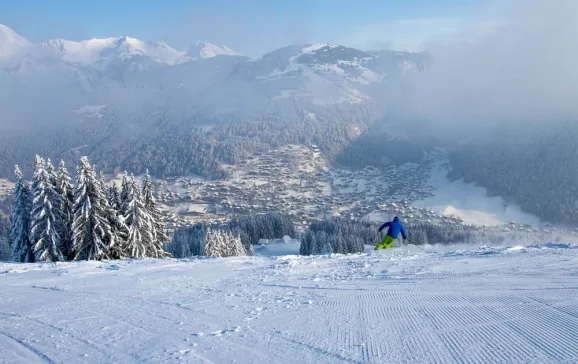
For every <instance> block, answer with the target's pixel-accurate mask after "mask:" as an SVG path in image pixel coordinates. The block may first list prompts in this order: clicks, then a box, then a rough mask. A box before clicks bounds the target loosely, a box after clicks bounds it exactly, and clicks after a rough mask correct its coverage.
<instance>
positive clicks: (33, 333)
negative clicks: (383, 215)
mask: <svg viewBox="0 0 578 364" xmlns="http://www.w3.org/2000/svg"><path fill="white" fill-rule="evenodd" d="M0 288H1V289H0V353H1V355H0V362H1V363H232V362H235V363H444V364H445V363H576V362H578V249H576V247H573V246H569V245H564V244H556V245H554V244H550V245H542V246H529V247H521V246H518V247H501V248H484V247H481V248H480V247H472V246H469V247H468V246H463V247H459V249H456V248H455V247H453V248H451V247H449V248H445V249H439V248H436V247H425V249H424V250H422V248H419V247H415V246H410V247H407V248H398V249H392V250H388V251H381V252H377V253H375V252H372V251H370V250H368V253H366V254H358V255H349V256H343V255H333V256H318V257H299V256H281V257H257V256H255V257H247V258H229V259H213V258H204V259H190V260H174V259H168V260H127V261H116V262H88V263H87V262H81V263H62V264H56V265H53V264H37V265H36V264H31V265H25V264H0Z"/></svg>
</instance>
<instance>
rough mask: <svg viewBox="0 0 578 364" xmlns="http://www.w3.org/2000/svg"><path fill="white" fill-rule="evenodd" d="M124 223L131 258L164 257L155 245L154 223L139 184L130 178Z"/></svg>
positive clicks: (162, 252) (127, 183) (127, 185)
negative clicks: (126, 228)
mask: <svg viewBox="0 0 578 364" xmlns="http://www.w3.org/2000/svg"><path fill="white" fill-rule="evenodd" d="M126 193H127V197H126V198H127V200H126V202H125V205H126V206H125V208H124V209H125V211H126V212H125V213H126V215H125V223H126V225H127V227H128V238H127V253H128V254H129V256H131V257H133V258H145V257H155V258H156V257H160V256H164V250H162V246H161V247H160V250H159V246H158V244H156V243H155V240H156V238H155V236H156V231H155V223H154V220H153V218H152V216H151V215H150V214H149V212H148V211H147V209H146V208H145V205H144V201H143V198H142V194H141V189H140V186H139V184H138V183H137V182H136V181H135V180H134V178H131V179H130V180H127V182H126Z"/></svg>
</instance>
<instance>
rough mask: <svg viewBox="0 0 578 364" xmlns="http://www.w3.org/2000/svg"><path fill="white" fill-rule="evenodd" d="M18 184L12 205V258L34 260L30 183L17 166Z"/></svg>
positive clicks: (28, 261) (21, 260)
mask: <svg viewBox="0 0 578 364" xmlns="http://www.w3.org/2000/svg"><path fill="white" fill-rule="evenodd" d="M14 174H15V175H16V184H15V185H14V205H13V207H12V217H11V220H12V223H11V226H10V241H11V242H12V246H11V248H12V259H13V260H14V261H15V262H22V263H30V262H34V254H33V252H32V245H31V243H30V211H31V209H32V196H31V192H30V187H29V186H28V183H26V181H25V180H24V177H23V176H22V171H20V168H19V167H18V166H16V167H15V170H14Z"/></svg>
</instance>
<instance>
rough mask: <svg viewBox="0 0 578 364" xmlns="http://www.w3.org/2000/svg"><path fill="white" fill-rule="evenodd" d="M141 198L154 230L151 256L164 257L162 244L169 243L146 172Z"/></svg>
mask: <svg viewBox="0 0 578 364" xmlns="http://www.w3.org/2000/svg"><path fill="white" fill-rule="evenodd" d="M142 197H143V202H144V207H145V209H146V210H147V211H148V213H149V215H150V216H151V217H152V219H153V223H154V229H155V239H154V244H153V246H152V247H151V248H152V251H151V255H149V256H153V257H162V256H166V253H165V251H164V248H163V246H164V244H165V243H166V242H168V241H169V237H168V236H167V234H166V233H165V231H164V226H163V215H162V214H161V212H160V210H159V208H158V206H157V202H156V200H155V196H154V186H153V183H152V180H151V176H150V175H149V172H148V170H147V171H146V175H145V180H144V184H143V191H142Z"/></svg>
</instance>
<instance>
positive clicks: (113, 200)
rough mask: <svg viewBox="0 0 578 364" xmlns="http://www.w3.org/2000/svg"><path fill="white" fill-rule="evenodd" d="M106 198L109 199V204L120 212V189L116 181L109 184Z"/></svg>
mask: <svg viewBox="0 0 578 364" xmlns="http://www.w3.org/2000/svg"><path fill="white" fill-rule="evenodd" d="M106 198H107V200H108V204H109V205H110V207H112V208H113V209H115V210H116V211H118V212H120V207H121V202H120V193H119V192H118V189H117V188H116V186H115V184H114V182H111V183H110V185H108V186H107V188H106Z"/></svg>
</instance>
